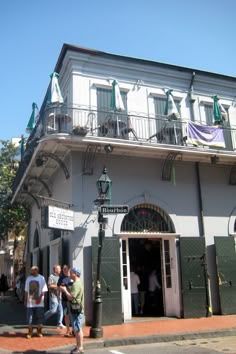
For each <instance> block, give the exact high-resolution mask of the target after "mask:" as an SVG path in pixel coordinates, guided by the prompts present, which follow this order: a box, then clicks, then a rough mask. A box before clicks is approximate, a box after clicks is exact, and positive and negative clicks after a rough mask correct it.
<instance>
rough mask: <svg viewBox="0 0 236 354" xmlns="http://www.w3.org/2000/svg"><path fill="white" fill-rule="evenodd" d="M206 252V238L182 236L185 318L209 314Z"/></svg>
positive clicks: (181, 258)
mask: <svg viewBox="0 0 236 354" xmlns="http://www.w3.org/2000/svg"><path fill="white" fill-rule="evenodd" d="M205 254H206V248H205V239H204V238H202V237H201V238H200V237H181V238H180V266H181V283H182V304H183V317H184V318H189V317H204V316H207V315H209V297H208V282H207V278H206V276H207V274H206V272H207V271H206V262H205Z"/></svg>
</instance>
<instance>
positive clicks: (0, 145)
mask: <svg viewBox="0 0 236 354" xmlns="http://www.w3.org/2000/svg"><path fill="white" fill-rule="evenodd" d="M15 155H16V147H15V146H14V145H13V144H12V143H11V142H9V141H8V140H0V237H3V238H6V237H7V235H8V232H14V233H15V234H16V235H19V233H20V232H21V231H22V230H23V229H24V228H25V226H26V223H27V221H28V211H27V209H26V208H25V207H24V206H23V205H20V204H17V203H14V204H12V203H11V200H12V184H13V181H14V178H15V176H16V172H17V169H18V164H17V163H15V162H14V156H15Z"/></svg>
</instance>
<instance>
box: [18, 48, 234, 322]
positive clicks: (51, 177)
mask: <svg viewBox="0 0 236 354" xmlns="http://www.w3.org/2000/svg"><path fill="white" fill-rule="evenodd" d="M55 72H57V73H58V74H59V84H60V88H61V91H62V96H63V99H64V102H63V103H55V104H48V96H49V91H50V85H49V88H48V90H47V92H46V94H45V100H44V102H43V104H42V107H41V110H40V119H39V121H38V123H37V125H36V127H35V129H34V130H33V132H32V133H31V135H30V137H29V139H28V142H27V149H26V151H25V155H24V159H23V161H22V163H21V166H20V168H19V171H18V175H17V178H16V180H15V186H14V197H13V200H18V201H20V202H22V203H27V204H28V205H29V206H30V209H31V221H30V226H29V235H28V242H27V255H26V257H27V264H28V267H29V266H30V265H31V264H38V265H39V266H40V268H41V272H42V273H43V274H44V275H45V277H47V276H48V274H49V273H50V272H51V270H52V267H53V265H54V264H55V263H69V265H71V266H79V267H80V268H81V269H82V279H83V282H84V285H85V317H86V322H87V323H88V324H89V323H91V320H92V299H93V286H92V277H93V274H95V275H96V256H97V234H98V221H97V210H96V207H95V206H94V200H95V199H96V198H97V196H98V195H97V189H96V181H97V179H98V178H99V177H100V175H101V173H102V171H103V167H104V166H105V167H106V168H107V171H108V175H109V177H110V179H111V180H112V193H111V198H112V202H111V204H114V205H128V206H129V213H128V214H126V215H124V214H112V215H107V217H108V224H107V226H106V230H105V240H104V247H103V253H102V281H101V285H102V296H103V324H113V323H121V322H122V321H127V320H129V319H130V318H131V317H132V306H131V300H130V298H131V296H130V295H131V294H130V278H129V275H130V269H131V268H135V269H136V270H137V271H139V273H140V276H141V278H142V281H143V285H144V288H143V290H144V291H145V290H146V296H148V289H147V288H146V286H145V285H146V283H147V281H148V277H149V274H150V271H151V269H153V268H156V269H157V271H158V276H159V281H160V282H161V286H162V288H161V291H159V293H158V294H157V295H156V299H158V300H156V301H154V303H152V304H151V305H150V299H149V298H147V297H146V300H147V301H146V305H145V306H144V314H145V316H174V317H200V316H205V315H211V314H212V313H213V314H223V313H235V311H236V300H235V299H236V296H235V295H236V294H235V292H236V290H235V284H236V279H235V278H236V276H235V275H234V265H235V263H236V257H235V243H234V237H233V236H234V234H235V232H236V231H235V228H236V226H235V218H236V202H235V201H236V167H235V163H236V152H235V148H236V130H235V129H236V113H235V112H236V108H235V107H234V106H235V97H236V78H233V77H228V76H224V75H218V74H214V73H209V72H203V71H200V70H197V69H190V68H184V67H178V66H174V65H169V64H163V63H158V62H152V61H147V60H142V59H136V58H130V57H125V56H119V55H113V54H108V53H104V52H100V51H96V50H90V49H85V48H80V47H76V46H72V45H67V44H65V45H64V46H63V48H62V51H61V53H60V56H59V58H58V61H57V63H56V65H55ZM114 80H116V81H117V83H118V84H119V89H120V92H121V97H122V102H123V105H124V109H123V110H122V111H117V112H116V111H114V110H113V109H112V108H111V105H110V101H111V93H112V83H113V82H114ZM168 90H172V91H171V96H170V97H169V99H170V100H171V99H173V101H174V103H175V106H176V108H177V110H178V114H176V115H175V116H168V114H165V113H166V112H165V108H166V107H165V106H166V101H167V96H168V95H167V92H168ZM169 92H170V91H169ZM215 96H216V97H217V99H216V98H214V97H215ZM214 102H215V104H217V103H218V108H219V112H220V118H219V120H221V118H222V117H223V118H222V121H221V122H220V124H217V125H216V124H215V120H217V117H216V112H215V114H214ZM172 103H173V102H172ZM222 107H223V108H222ZM217 122H218V121H217ZM191 123H192V124H191ZM195 123H197V124H195ZM76 126H77V127H78V126H80V127H81V126H82V127H86V135H84V136H81V135H77V134H76V130H74V132H73V128H75V127H76ZM192 129H196V131H197V134H200V135H198V138H197V140H196V141H195V143H194V144H193V140H191V137H192V136H191V131H192ZM199 132H200V133H199ZM201 137H202V141H201V143H199V140H200V138H201ZM209 137H210V138H212V140H211V143H209V141H207V138H209ZM204 142H205V143H204ZM222 144H223V145H222ZM48 206H50V207H52V206H54V207H57V208H59V210H60V209H67V210H70V211H71V212H72V214H70V218H72V219H73V223H72V224H73V226H74V228H73V227H72V229H70V230H68V226H65V227H64V226H63V227H62V228H61V229H60V228H48V227H45V218H46V219H47V216H48V208H47V207H48ZM70 220H71V219H70ZM54 226H55V225H54ZM69 228H70V227H69ZM147 252H150V253H147ZM94 266H95V267H94ZM142 276H144V278H143V277H142ZM147 304H149V305H147Z"/></svg>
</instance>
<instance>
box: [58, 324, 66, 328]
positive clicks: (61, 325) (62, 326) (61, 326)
mask: <svg viewBox="0 0 236 354" xmlns="http://www.w3.org/2000/svg"><path fill="white" fill-rule="evenodd" d="M57 328H58V329H59V328H66V326H64V324H60V325H58V326H57Z"/></svg>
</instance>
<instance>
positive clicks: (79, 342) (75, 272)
mask: <svg viewBox="0 0 236 354" xmlns="http://www.w3.org/2000/svg"><path fill="white" fill-rule="evenodd" d="M80 275H81V272H80V269H79V268H76V267H74V268H72V269H71V271H70V276H71V279H72V280H73V285H72V286H71V289H70V291H68V290H67V288H66V287H62V291H63V293H64V294H65V295H66V296H67V299H68V300H69V303H70V302H73V303H76V304H80V305H81V311H80V312H78V313H72V312H71V311H70V321H71V325H72V329H73V331H74V334H75V338H76V347H75V348H74V349H73V350H72V351H71V354H80V353H84V349H83V338H84V337H83V329H82V319H83V309H84V289H83V285H82V282H81V279H80Z"/></svg>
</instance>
